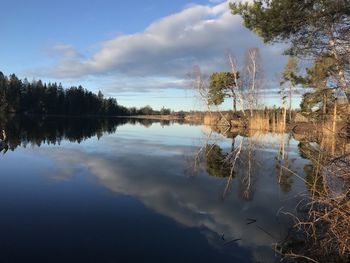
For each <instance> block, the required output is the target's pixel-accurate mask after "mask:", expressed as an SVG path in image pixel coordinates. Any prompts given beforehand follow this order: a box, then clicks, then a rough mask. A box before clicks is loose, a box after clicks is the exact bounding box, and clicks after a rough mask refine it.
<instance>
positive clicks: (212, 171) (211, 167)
mask: <svg viewBox="0 0 350 263" xmlns="http://www.w3.org/2000/svg"><path fill="white" fill-rule="evenodd" d="M205 152H206V157H207V161H206V170H207V173H208V174H209V175H210V176H215V177H229V176H230V174H231V167H230V166H229V165H228V163H227V162H226V161H225V160H226V157H227V155H228V153H223V150H222V149H221V148H220V147H219V146H218V145H217V144H208V145H206V151H205Z"/></svg>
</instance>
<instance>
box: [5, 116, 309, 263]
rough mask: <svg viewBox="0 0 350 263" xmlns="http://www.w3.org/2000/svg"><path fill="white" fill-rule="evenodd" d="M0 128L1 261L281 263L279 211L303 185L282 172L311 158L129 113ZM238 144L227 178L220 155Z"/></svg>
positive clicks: (285, 221)
mask: <svg viewBox="0 0 350 263" xmlns="http://www.w3.org/2000/svg"><path fill="white" fill-rule="evenodd" d="M0 127H2V129H4V130H5V133H6V140H5V142H4V143H2V145H1V148H0V149H2V153H4V154H1V155H0V211H1V216H0V262H11V263H12V262H21V263H23V262H36V263H40V262H45V263H46V262H75V263H76V262H84V263H87V262H97V263H103V262H106V263H107V262H132V261H133V262H135V261H136V262H137V261H140V262H275V261H276V262H278V261H279V258H278V257H277V256H276V255H275V253H274V250H273V247H274V244H275V243H277V242H279V241H281V240H283V239H284V238H286V236H287V233H288V230H289V227H290V225H291V223H292V222H291V218H290V217H289V216H287V215H285V214H283V213H281V212H279V211H285V212H289V211H293V210H294V208H295V207H296V204H297V203H298V201H299V200H300V199H299V198H298V197H296V196H298V195H299V194H300V193H305V192H306V188H305V183H304V182H303V181H302V180H300V179H298V178H297V177H295V176H293V175H291V174H286V173H281V172H280V169H279V165H280V163H281V162H282V161H283V163H284V165H288V167H289V168H290V169H292V170H293V171H294V172H295V173H298V174H300V175H301V176H302V177H303V176H304V170H305V168H306V167H308V165H310V162H309V161H308V160H306V159H304V158H302V157H300V155H299V148H300V143H299V142H298V141H297V140H295V139H294V138H292V137H289V136H288V135H286V136H285V137H281V136H280V135H273V134H268V133H267V134H250V136H247V135H242V134H241V135H237V134H231V135H230V136H231V137H232V138H227V137H225V136H222V135H220V134H218V133H216V132H212V134H211V135H210V130H209V129H208V128H205V127H203V126H194V125H192V126H191V125H188V124H177V123H173V124H170V123H166V122H165V123H164V122H163V123H159V122H155V123H152V122H150V121H148V122H144V123H139V122H135V121H133V123H127V122H126V120H112V121H108V120H88V119H83V120H80V119H70V120H65V119H58V120H56V119H48V120H46V121H36V120H25V121H23V120H22V121H17V120H11V121H8V122H3V123H2V124H0ZM281 142H284V144H285V145H284V151H285V152H284V155H283V159H282V158H281V144H282V143H281ZM239 147H240V149H241V150H240V157H239V160H238V161H237V162H236V165H235V170H234V173H233V174H232V175H231V173H230V171H231V170H230V169H229V168H228V167H227V165H226V164H224V165H222V164H223V163H224V162H223V160H224V159H227V154H228V153H230V152H231V151H233V153H235V154H236V153H237V152H238V149H239ZM281 160H282V161H281ZM230 175H231V176H230Z"/></svg>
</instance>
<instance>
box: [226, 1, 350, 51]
mask: <svg viewBox="0 0 350 263" xmlns="http://www.w3.org/2000/svg"><path fill="white" fill-rule="evenodd" d="M230 8H231V11H232V13H233V14H235V15H236V14H239V15H241V16H242V18H243V20H244V24H245V26H246V27H247V28H249V29H250V30H252V31H254V32H255V33H257V34H258V35H259V36H260V37H261V38H262V39H263V40H264V41H265V42H267V43H271V42H276V41H284V40H292V47H291V51H295V52H297V53H305V52H306V53H309V52H315V51H316V50H315V49H317V50H319V49H322V47H324V46H328V45H329V42H328V41H329V35H328V32H329V30H338V29H339V30H340V31H339V32H338V33H341V32H344V33H345V32H347V31H348V30H349V28H350V25H349V24H348V22H349V15H350V2H349V1H348V0H308V1H305V0H303V1H291V0H254V1H253V3H238V4H237V3H230ZM332 25H333V26H334V25H335V26H336V27H335V28H332ZM338 25H342V27H339V28H338V27H337V26H338ZM319 51H320V50H319ZM322 52H323V51H322ZM292 53H293V52H292Z"/></svg>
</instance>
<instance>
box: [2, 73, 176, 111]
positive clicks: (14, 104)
mask: <svg viewBox="0 0 350 263" xmlns="http://www.w3.org/2000/svg"><path fill="white" fill-rule="evenodd" d="M6 113H27V114H42V115H74V116H80V115H96V116H98V115H100V116H130V115H170V114H174V112H173V111H172V110H171V109H169V108H165V107H163V108H162V109H161V110H154V109H153V108H152V107H151V106H148V105H147V106H144V107H141V108H135V107H131V108H126V107H124V106H121V105H119V104H118V102H117V100H116V99H115V98H106V97H105V96H104V95H103V94H102V92H101V91H99V92H98V94H95V93H93V92H91V91H89V90H87V89H85V88H83V87H82V86H80V85H79V86H78V87H75V86H72V87H70V88H67V89H65V88H63V87H62V85H61V84H60V83H59V84H57V83H48V84H46V83H43V82H42V81H41V80H37V81H32V82H29V81H28V80H27V79H24V80H21V79H19V78H18V77H17V76H16V75H15V74H11V75H9V76H5V75H4V74H3V73H2V72H1V71H0V114H6Z"/></svg>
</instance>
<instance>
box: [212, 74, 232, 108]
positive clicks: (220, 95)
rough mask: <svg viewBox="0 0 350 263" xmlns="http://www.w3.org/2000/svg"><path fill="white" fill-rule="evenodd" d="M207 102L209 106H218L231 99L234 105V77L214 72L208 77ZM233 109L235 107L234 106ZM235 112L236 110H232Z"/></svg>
mask: <svg viewBox="0 0 350 263" xmlns="http://www.w3.org/2000/svg"><path fill="white" fill-rule="evenodd" d="M209 81H210V83H209V94H208V102H209V105H220V104H222V103H223V102H224V100H225V98H233V100H234V104H235V100H236V97H235V92H234V88H235V86H236V81H235V76H234V74H233V73H230V72H216V73H213V74H212V75H211V76H210V80H209ZM234 108H235V106H234ZM234 110H235V111H236V109H234Z"/></svg>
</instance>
